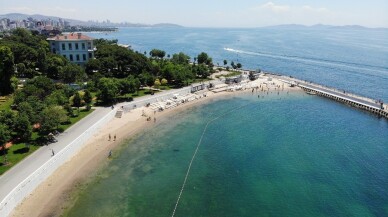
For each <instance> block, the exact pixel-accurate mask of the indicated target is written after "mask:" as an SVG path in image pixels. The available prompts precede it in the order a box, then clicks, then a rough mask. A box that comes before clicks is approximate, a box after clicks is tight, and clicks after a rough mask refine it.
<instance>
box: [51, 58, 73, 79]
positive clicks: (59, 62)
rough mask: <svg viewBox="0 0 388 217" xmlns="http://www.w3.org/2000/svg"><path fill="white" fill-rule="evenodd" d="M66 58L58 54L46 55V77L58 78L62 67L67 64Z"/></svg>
mask: <svg viewBox="0 0 388 217" xmlns="http://www.w3.org/2000/svg"><path fill="white" fill-rule="evenodd" d="M67 62H68V61H67V59H66V58H64V57H62V56H58V55H48V57H47V77H49V78H52V79H59V78H60V76H61V75H62V70H63V67H64V66H65V65H66V64H67Z"/></svg>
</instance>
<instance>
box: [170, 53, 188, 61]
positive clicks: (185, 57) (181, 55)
mask: <svg viewBox="0 0 388 217" xmlns="http://www.w3.org/2000/svg"><path fill="white" fill-rule="evenodd" d="M189 61H190V57H189V56H188V55H186V54H184V53H182V52H180V53H179V54H173V55H172V59H171V62H173V63H175V64H189Z"/></svg>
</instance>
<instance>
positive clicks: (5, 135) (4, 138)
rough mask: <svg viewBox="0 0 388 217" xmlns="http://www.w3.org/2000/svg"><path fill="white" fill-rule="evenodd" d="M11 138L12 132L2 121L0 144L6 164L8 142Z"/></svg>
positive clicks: (0, 124) (0, 125)
mask: <svg viewBox="0 0 388 217" xmlns="http://www.w3.org/2000/svg"><path fill="white" fill-rule="evenodd" d="M10 139H11V132H10V130H9V128H8V126H7V125H5V124H3V123H0V145H1V147H2V150H3V156H4V164H7V150H6V144H7V142H8V141H9V140H10Z"/></svg>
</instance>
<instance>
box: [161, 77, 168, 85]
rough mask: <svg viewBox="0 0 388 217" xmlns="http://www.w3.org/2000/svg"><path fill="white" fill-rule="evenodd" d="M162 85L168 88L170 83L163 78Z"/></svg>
mask: <svg viewBox="0 0 388 217" xmlns="http://www.w3.org/2000/svg"><path fill="white" fill-rule="evenodd" d="M160 83H161V84H162V86H166V85H167V83H168V81H167V79H165V78H163V79H162V80H161V81H160Z"/></svg>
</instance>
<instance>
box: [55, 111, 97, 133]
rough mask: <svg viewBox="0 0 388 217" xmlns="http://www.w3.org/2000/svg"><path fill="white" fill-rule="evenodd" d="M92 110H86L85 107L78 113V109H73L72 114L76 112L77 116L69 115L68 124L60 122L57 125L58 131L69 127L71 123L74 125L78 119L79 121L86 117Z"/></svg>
mask: <svg viewBox="0 0 388 217" xmlns="http://www.w3.org/2000/svg"><path fill="white" fill-rule="evenodd" d="M93 111H94V109H90V110H89V111H87V110H86V109H80V112H79V113H78V109H75V110H74V114H78V116H75V117H70V123H68V124H61V125H60V126H59V128H60V131H65V130H66V129H68V128H69V127H71V126H72V125H74V124H75V123H77V122H78V121H80V120H81V119H82V118H84V117H86V116H87V115H89V114H90V113H92V112H93Z"/></svg>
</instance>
